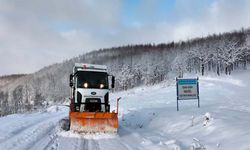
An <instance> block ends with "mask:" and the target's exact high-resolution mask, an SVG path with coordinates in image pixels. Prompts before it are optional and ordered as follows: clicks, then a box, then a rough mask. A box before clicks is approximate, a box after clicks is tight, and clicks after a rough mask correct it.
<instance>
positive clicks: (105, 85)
mask: <svg viewBox="0 0 250 150" xmlns="http://www.w3.org/2000/svg"><path fill="white" fill-rule="evenodd" d="M114 84H115V77H114V76H112V75H109V74H108V73H107V67H106V66H103V65H96V64H81V63H76V64H75V66H74V68H73V73H72V74H70V82H69V86H70V111H69V123H70V130H72V131H76V132H85V133H96V132H117V129H118V113H117V111H118V107H117V111H116V112H114V111H113V112H110V104H109V91H110V89H111V88H114ZM117 105H118V102H117Z"/></svg>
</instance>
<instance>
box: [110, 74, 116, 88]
mask: <svg viewBox="0 0 250 150" xmlns="http://www.w3.org/2000/svg"><path fill="white" fill-rule="evenodd" d="M111 87H112V88H114V87H115V77H114V76H112V84H111Z"/></svg>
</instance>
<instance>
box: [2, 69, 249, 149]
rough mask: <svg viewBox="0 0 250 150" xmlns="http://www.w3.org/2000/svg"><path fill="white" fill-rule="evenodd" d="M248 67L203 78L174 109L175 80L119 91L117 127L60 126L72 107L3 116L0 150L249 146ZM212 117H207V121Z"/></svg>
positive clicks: (231, 147) (228, 147)
mask: <svg viewBox="0 0 250 150" xmlns="http://www.w3.org/2000/svg"><path fill="white" fill-rule="evenodd" d="M249 75H250V72H249V71H242V72H235V73H234V74H233V75H232V76H221V77H213V76H209V77H208V76H207V77H201V78H200V100H201V108H197V101H181V102H180V111H179V112H177V111H176V90H175V81H174V80H173V81H169V82H164V83H161V84H159V85H156V86H152V87H146V86H143V87H138V88H135V89H131V90H128V91H126V92H119V93H115V94H113V95H112V96H111V98H112V99H113V101H112V102H113V104H114V105H113V108H115V101H114V99H115V98H116V97H120V96H121V97H122V99H121V101H120V110H119V111H120V114H119V123H120V125H119V132H118V134H116V135H111V134H88V135H85V134H77V133H72V132H70V131H63V130H62V129H60V127H59V126H60V125H59V120H60V119H62V118H64V117H66V116H67V115H68V114H67V113H68V108H67V107H64V106H53V107H50V108H49V109H47V110H46V111H44V112H37V113H32V114H14V115H9V116H5V117H2V118H0V122H1V123H0V149H6V150H8V149H36V150H37V149H38V150H39V149H58V150H66V149H94V150H99V149H100V150H117V149H119V150H126V149H129V150H132V149H141V150H145V149H150V150H151V149H162V150H163V149H164V150H165V149H184V150H185V149H191V148H192V147H196V148H200V149H203V148H204V149H209V150H211V149H223V150H230V149H231V150H235V149H238V150H247V149H250V143H249V139H250V126H249V124H250V118H249V115H250V89H249V88H250V80H249ZM206 117H208V118H209V120H207V121H206V120H205V118H206Z"/></svg>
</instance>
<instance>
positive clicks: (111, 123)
mask: <svg viewBox="0 0 250 150" xmlns="http://www.w3.org/2000/svg"><path fill="white" fill-rule="evenodd" d="M69 116H70V130H72V131H76V132H84V133H96V132H109V133H112V132H114V133H116V132H117V129H118V116H117V113H114V112H112V113H111V112H70V114H69Z"/></svg>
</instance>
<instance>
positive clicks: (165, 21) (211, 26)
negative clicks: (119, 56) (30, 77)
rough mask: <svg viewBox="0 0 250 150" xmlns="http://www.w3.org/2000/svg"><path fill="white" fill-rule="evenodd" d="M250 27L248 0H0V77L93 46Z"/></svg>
mask: <svg viewBox="0 0 250 150" xmlns="http://www.w3.org/2000/svg"><path fill="white" fill-rule="evenodd" d="M242 27H244V28H248V27H250V1H249V0H0V75H4V74H14V73H32V72H35V71H37V70H39V69H41V68H42V67H44V66H46V65H49V64H52V63H55V62H61V61H63V60H65V59H69V58H72V57H74V56H78V55H80V54H83V53H86V52H89V51H92V50H96V49H99V48H108V47H113V46H120V45H126V44H141V43H156V44H157V43H162V42H165V43H166V42H170V41H173V40H174V41H177V42H178V41H179V40H186V39H190V38H193V37H200V36H206V35H208V34H212V33H220V32H225V31H233V30H238V29H241V28H242Z"/></svg>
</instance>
